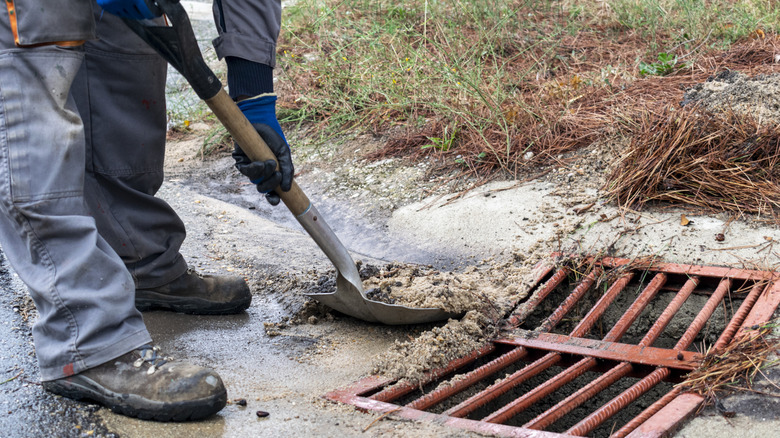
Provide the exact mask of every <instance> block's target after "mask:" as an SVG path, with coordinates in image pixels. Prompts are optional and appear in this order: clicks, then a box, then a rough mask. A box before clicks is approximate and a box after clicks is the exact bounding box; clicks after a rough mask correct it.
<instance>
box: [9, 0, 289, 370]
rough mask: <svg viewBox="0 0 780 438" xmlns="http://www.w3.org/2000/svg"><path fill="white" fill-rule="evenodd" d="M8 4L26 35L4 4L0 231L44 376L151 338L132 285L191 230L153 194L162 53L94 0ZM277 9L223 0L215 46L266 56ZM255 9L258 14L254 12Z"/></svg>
mask: <svg viewBox="0 0 780 438" xmlns="http://www.w3.org/2000/svg"><path fill="white" fill-rule="evenodd" d="M15 4H16V8H17V10H16V13H15V15H16V16H17V20H18V23H17V24H18V29H19V32H18V35H17V40H18V41H19V43H20V44H22V45H24V46H25V47H23V48H20V47H17V46H16V45H15V44H14V35H13V34H12V30H11V27H10V26H9V14H8V12H7V10H5V9H4V8H2V6H0V15H2V16H0V245H1V246H2V249H3V252H4V253H5V254H6V256H7V258H8V261H9V263H10V264H11V266H12V267H13V268H14V270H15V271H16V272H17V273H18V275H19V276H20V278H21V279H22V281H24V282H25V284H26V285H27V286H28V288H29V290H30V294H31V296H32V298H33V300H34V301H35V305H36V307H37V309H38V313H39V319H38V321H37V322H36V324H35V326H34V328H33V337H34V341H35V346H36V354H37V357H38V361H39V363H40V369H41V377H42V379H43V380H52V379H57V378H60V377H63V376H67V375H71V374H74V373H78V372H80V371H83V370H85V369H88V368H91V367H94V366H97V365H99V364H101V363H104V362H106V361H108V360H111V359H113V358H115V357H117V356H120V355H122V354H124V353H126V352H128V351H130V350H133V349H135V348H137V347H139V346H141V345H143V344H145V343H148V342H151V339H150V336H149V334H148V332H147V331H146V328H145V325H144V323H143V319H142V317H141V315H140V313H139V312H138V311H137V310H136V309H135V305H134V294H135V288H136V287H143V288H149V287H155V286H159V285H162V284H165V283H167V282H169V281H171V280H173V279H174V278H176V277H178V276H179V275H181V274H182V273H184V272H185V270H186V268H187V266H186V263H185V261H184V260H183V258H182V257H181V255H180V254H179V248H180V245H181V243H182V241H183V239H184V236H185V232H184V226H183V223H182V222H181V220H180V219H179V218H178V216H177V215H176V214H175V212H174V211H173V210H172V209H171V208H170V206H168V205H167V204H166V203H165V202H164V201H162V200H160V199H157V198H155V197H154V195H155V193H156V192H157V190H158V189H159V187H160V185H161V184H162V181H163V157H164V147H165V127H166V115H165V94H164V91H165V89H164V85H165V73H166V66H165V64H164V62H163V61H162V60H161V59H160V58H159V57H158V56H157V55H156V54H154V53H153V52H152V51H151V49H149V48H148V47H146V46H145V44H144V43H143V42H141V41H140V39H138V38H136V37H135V36H134V35H133V34H132V33H131V32H130V31H129V30H128V29H127V27H126V26H125V25H124V24H123V23H121V22H120V21H119V20H118V19H117V18H116V17H113V16H111V15H110V14H107V13H106V14H99V13H97V14H95V18H94V19H93V17H92V16H91V12H90V11H91V10H95V11H98V7H97V6H96V5H94V4H92V5H91V9H90V5H89V3H87V2H84V1H65V0H15ZM262 4H265V5H270V6H266V7H263V6H260V5H262ZM227 6H229V7H227ZM280 10H281V9H280V7H279V2H278V1H277V0H262V1H253V0H232V1H224V3H223V2H222V1H219V2H218V5H215V18H216V19H217V23H218V28H219V31H220V37H219V38H218V40H217V41H215V45H217V46H218V48H217V49H218V54H220V56H221V57H222V56H242V57H244V58H246V59H250V60H254V61H257V62H264V63H267V64H269V65H273V62H274V55H273V54H274V52H275V41H276V36H277V34H278V20H279V13H280ZM264 11H265V12H264ZM257 13H265V14H266V15H265V18H264V19H262V20H256V21H252V20H251V19H250V18H248V17H249V16H248V15H247V14H257ZM274 21H276V22H277V24H276V25H274V24H273V22H274ZM95 23H97V24H96V25H95ZM274 26H275V27H274ZM95 29H96V32H97V36H98V37H99V39H98V40H95V39H94V36H95ZM252 35H255V38H256V41H259V42H260V43H259V44H257V46H252V44H251V41H252V38H253V36H252ZM82 39H85V40H88V41H87V43H86V44H85V45H84V46H82V47H78V48H60V47H58V46H55V45H44V46H38V44H39V43H45V42H52V41H70V40H82Z"/></svg>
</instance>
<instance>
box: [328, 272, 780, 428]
mask: <svg viewBox="0 0 780 438" xmlns="http://www.w3.org/2000/svg"><path fill="white" fill-rule="evenodd" d="M640 265H641V266H640ZM589 266H591V267H592V269H591V270H590V273H589V274H588V275H585V276H583V277H581V278H580V279H579V280H578V281H574V280H572V278H571V277H572V273H573V271H574V269H573V268H567V267H560V268H554V267H550V266H546V267H543V268H541V269H540V270H538V271H536V272H537V273H539V272H541V274H539V276H538V277H537V278H536V288H535V292H534V293H533V294H532V295H531V296H530V297H529V298H528V299H527V300H526V301H525V302H524V303H523V304H521V305H519V306H518V307H517V309H516V310H515V311H514V312H513V313H512V314H511V315H510V317H509V318H507V319H506V320H505V321H504V324H503V327H505V328H506V327H509V330H504V331H503V332H502V335H501V337H500V338H499V339H497V340H495V341H493V342H492V343H490V344H489V347H488V346H486V347H488V348H483V349H480V350H478V351H477V352H475V353H472V354H471V355H468V356H466V357H463V358H461V359H458V360H456V361H453V362H451V363H450V364H449V365H448V366H446V367H442V368H439V369H435V370H432V371H430V372H428V373H427V374H426V377H425V378H424V379H423V381H422V382H416V383H415V384H411V383H408V382H400V383H394V382H391V381H388V380H384V379H381V378H378V377H371V378H367V379H364V380H363V381H361V382H358V383H357V384H355V385H352V386H350V387H348V388H345V389H343V390H339V391H333V392H332V393H330V394H328V395H326V397H327V398H329V399H331V400H336V401H341V402H345V403H350V404H352V405H354V406H357V407H359V408H363V409H369V410H373V411H377V412H384V413H392V414H393V415H394V416H398V417H402V418H407V419H414V420H425V421H434V422H436V423H439V424H445V425H450V426H452V427H457V428H461V429H467V430H472V431H478V432H482V433H491V434H494V435H500V436H524V437H555V436H561V435H559V434H556V433H553V432H551V431H560V433H564V434H565V435H566V436H590V435H591V434H593V433H597V434H602V433H610V434H611V436H615V437H634V438H637V437H643V438H644V437H660V436H664V435H668V434H669V433H671V431H673V430H674V429H675V428H676V427H679V425H680V424H681V422H683V421H684V420H685V419H686V418H688V417H689V416H691V415H693V414H694V413H695V411H696V409H698V408H699V406H701V404H702V402H703V398H702V397H700V396H698V395H695V394H690V393H685V392H683V391H682V390H681V389H680V388H679V387H671V386H670V385H671V384H673V383H674V382H678V381H680V379H681V378H683V377H684V374H685V373H686V372H688V371H690V370H691V369H694V368H695V367H696V366H698V364H699V363H700V362H701V361H702V359H703V358H704V355H703V354H701V353H699V352H696V351H694V349H692V348H690V347H691V346H692V345H693V343H694V341H695V340H696V339H698V337H699V336H704V339H712V340H713V341H714V342H713V344H712V345H713V347H712V349H711V351H718V350H721V349H723V348H726V347H727V346H728V344H729V342H731V341H732V340H733V339H734V338H739V337H740V336H742V335H743V333H745V330H746V329H748V328H751V327H753V326H755V325H756V324H761V323H765V322H766V321H768V320H769V319H770V318H771V316H772V314H773V312H774V311H775V309H776V308H777V306H778V303H780V282H779V281H777V279H778V278H780V277H778V276H777V275H776V274H774V273H772V272H764V271H749V270H742V269H732V268H720V267H706V266H689V265H679V264H665V263H652V264H650V263H646V262H637V261H631V260H626V259H618V258H610V257H606V258H602V259H598V260H596V259H591V260H590V263H589ZM537 273H535V274H534V275H537ZM602 283H604V291H603V293H602V289H601V287H600V286H599V287H598V288H597V287H596V285H601V284H602ZM629 286H630V287H629ZM567 291H570V292H567ZM694 294H695V295H694ZM586 297H588V300H590V301H591V302H595V303H594V304H587V305H588V306H590V307H589V308H588V309H587V312H583V313H584V314H585V316H584V317H582V318H580V317H579V316H578V315H573V316H569V315H571V314H573V313H574V310H575V309H582V306H583V304H584V303H583V302H584V301H586ZM618 298H620V299H618ZM551 300H555V301H553V303H557V305H552V306H551V305H550V303H548V301H551ZM740 301H741V303H739V302H740ZM729 303H732V305H731V306H729ZM737 303H739V306H737V305H736V304H737ZM651 304H652V307H649V306H650V305H651ZM626 306H627V308H626ZM737 307H738V308H737ZM656 308H657V309H659V310H660V309H663V310H662V311H661V313H660V315H658V316H651V314H652V313H653V309H656ZM543 309H550V311H545V310H543ZM721 309H722V310H721ZM734 309H736V311H734ZM683 310H684V312H683ZM716 311H717V312H719V313H718V315H721V314H722V315H723V316H724V319H723V320H721V319H720V317H719V316H718V317H717V318H716V317H715V316H714V315H715V312H716ZM545 312H546V313H545ZM721 312H722V313H721ZM729 315H730V319H728V317H729ZM640 316H642V318H641V319H640ZM648 317H650V318H648ZM673 321H675V322H676V324H672V322H673ZM600 323H606V324H607V326H608V327H610V329H609V330H608V331H607V333H606V334H605V335H603V336H600V338H601V340H598V339H595V338H594V333H592V331H593V330H594V328H596V327H599V326H598V325H597V324H600ZM635 325H636V326H635ZM558 326H560V327H558ZM705 326H706V327H707V330H704V328H705ZM564 327H572V328H570V329H565V328H564ZM716 327H720V328H716ZM629 329H631V331H630V333H631V335H630V336H631V337H629V336H627V334H628V333H629ZM678 330H679V333H682V334H680V335H675V333H678ZM566 332H568V334H564V333H566ZM641 333H644V335H643V336H642V338H641V340H639V341H638V342H634V341H632V337H636V336H638V335H639V334H641ZM662 335H664V336H665V337H664V338H663V339H661V336H662ZM624 337H625V339H624ZM661 342H663V343H661ZM660 345H674V346H673V347H671V348H661V346H660ZM480 358H481V359H480ZM610 364H611V365H610ZM554 367H560V371H556V370H554ZM505 369H511V371H510V372H507V373H506V374H507V376H506V377H496V376H497V375H499V374H501V371H502V370H505ZM456 373H460V374H458V375H457V376H454V374H456ZM586 373H587V376H588V378H587V379H585V377H586ZM590 374H594V376H593V377H590ZM450 376H454V377H450ZM541 376H544V377H543V378H542V379H540V380H539V381H540V382H541V383H539V384H536V383H533V384H532V382H534V380H532V378H534V377H535V378H536V379H539V377H541ZM629 378H630V379H631V380H630V381H629V380H628V379H629ZM447 379H449V380H447ZM583 379H584V380H583ZM445 382H446V383H445ZM423 385H425V387H431V386H435V389H433V390H430V391H422V393H421V394H420V395H419V396H414V395H413V393H414V392H415V391H417V390H420V389H422V388H423ZM618 388H619V389H618ZM667 388H668V389H667ZM606 390H609V391H608V392H607V391H606ZM651 390H653V392H651ZM467 391H470V392H467ZM655 391H659V393H656V392H655ZM514 393H516V394H514ZM615 394H616V395H615ZM410 395H411V397H410ZM404 400H405V401H404ZM401 401H403V403H402V404H398V403H399V402H401ZM639 403H642V404H644V405H645V406H647V404H649V407H647V408H645V409H644V410H641V407H640V406H641V405H640V404H639ZM589 404H593V406H592V407H590V406H589ZM541 406H543V407H544V409H543V410H544V412H542V413H541V414H539V413H538V412H532V411H530V410H529V408H532V407H534V408H536V409H538V408H539V407H541ZM550 406H552V407H550ZM437 408H438V409H437ZM548 408H549V409H548ZM640 410H641V413H639V414H638V415H636V416H633V417H630V416H631V415H634V414H633V412H639V411H640ZM437 412H440V413H437ZM478 418H481V420H478ZM608 421H609V423H608ZM612 422H614V423H615V424H614V426H613V427H614V429H613V430H612V431H609V430H608V427H609V424H610V423H612ZM518 424H523V426H522V427H519V426H516V425H518ZM621 425H622V427H621ZM564 431H565V432H564Z"/></svg>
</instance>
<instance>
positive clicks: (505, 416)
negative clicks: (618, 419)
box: [448, 274, 666, 423]
mask: <svg viewBox="0 0 780 438" xmlns="http://www.w3.org/2000/svg"><path fill="white" fill-rule="evenodd" d="M624 277H625V276H623V277H621V279H620V280H618V282H616V284H615V286H622V285H623V281H621V280H623V278H624ZM665 282H666V276H665V275H663V274H658V275H656V276H655V277H654V278H653V280H652V281H651V282H650V283H649V284H648V285H647V287H645V289H644V290H643V291H642V293H641V294H640V295H639V297H637V299H636V300H635V301H634V303H633V304H632V305H631V307H630V308H629V310H628V311H627V312H626V313H624V314H623V316H622V317H621V318H620V320H619V321H618V322H617V323H616V324H615V326H614V327H613V329H612V330H610V332H609V333H608V334H607V335H606V337H605V338H604V339H605V340H607V341H611V340H618V339H620V338H621V337H622V336H623V334H625V332H626V331H627V330H628V328H629V327H630V326H631V324H632V323H633V321H634V320H635V319H636V318H637V317H638V316H639V314H640V313H641V312H642V309H644V308H645V307H646V306H647V303H649V301H650V299H651V298H652V297H653V296H655V294H656V293H657V292H658V290H659V289H660V288H661V287H662V286H663V285H664V283H665ZM619 289H620V291H622V287H620V288H619ZM618 292H619V291H614V293H615V295H616V294H617V293H618ZM610 295H611V294H610V293H609V291H608V293H607V294H605V296H610ZM609 298H610V299H614V297H611V296H610V297H609ZM598 308H599V309H602V307H601V306H599V307H598ZM602 311H603V310H602ZM594 316H595V315H594ZM598 316H601V315H598ZM595 319H596V318H594V321H595ZM581 329H582V333H579V334H585V333H586V332H587V331H589V330H590V329H591V327H585V326H583V327H581ZM500 341H502V340H499V341H497V342H500ZM561 359H562V357H561V355H560V354H559V353H548V354H547V355H545V356H544V357H543V358H541V359H539V360H538V361H536V362H534V363H533V364H531V365H529V366H527V367H525V368H523V369H521V370H519V371H518V372H516V373H515V374H514V375H513V376H511V386H509V385H507V386H509V387H508V388H505V389H506V391H508V390H509V389H511V388H513V387H516V386H517V385H520V384H521V383H523V382H525V381H526V380H528V379H530V378H531V377H533V376H535V375H537V374H539V373H541V372H542V371H544V370H546V369H548V368H550V367H552V366H553V365H555V364H557V363H558V362H560V360H561ZM595 365H596V361H595V359H592V358H588V359H584V360H583V361H580V362H579V363H577V364H576V365H574V366H571V367H569V368H567V369H566V370H565V371H564V372H562V373H561V374H559V375H558V376H556V377H555V378H553V379H551V380H548V381H547V382H545V383H543V384H542V385H540V386H538V387H536V388H534V389H533V390H531V391H529V392H528V393H526V394H524V395H523V396H521V397H519V398H517V399H515V400H514V401H513V402H511V403H509V404H508V405H506V406H504V407H502V408H501V409H499V410H497V411H496V412H494V413H492V414H490V415H488V416H487V417H485V418H483V420H482V421H486V422H489V423H505V422H507V421H508V420H509V419H511V418H512V417H514V416H515V415H517V414H518V413H520V412H522V411H524V410H526V409H528V408H529V407H530V406H532V405H533V404H534V403H536V402H538V401H539V400H541V399H542V398H544V397H547V396H548V395H550V394H551V393H552V392H554V391H555V390H557V389H558V388H560V387H562V386H564V385H565V384H567V383H569V382H571V381H572V380H574V379H576V378H577V377H579V376H581V375H582V374H584V373H585V372H587V371H588V370H589V369H590V368H592V367H594V366H595ZM506 380H510V379H509V378H508V379H506ZM490 389H491V388H488V389H486V390H485V391H483V392H488V391H489V390H490ZM506 391H504V392H506ZM501 394H503V392H502V393H501ZM478 395H479V394H478ZM498 395H500V394H497V395H495V396H494V397H492V398H491V400H492V399H494V398H496V397H497V396H498ZM482 398H483V399H487V398H488V396H483V397H482ZM469 405H471V406H469ZM481 406H482V405H481V404H480V405H479V406H477V405H474V404H473V401H472V400H471V399H469V400H466V401H465V402H463V403H461V404H460V405H458V406H456V407H455V408H453V409H451V410H450V411H451V412H450V411H448V412H450V413H449V415H453V416H462V415H468V414H469V413H471V412H473V411H474V410H476V409H477V408H479V407H481Z"/></svg>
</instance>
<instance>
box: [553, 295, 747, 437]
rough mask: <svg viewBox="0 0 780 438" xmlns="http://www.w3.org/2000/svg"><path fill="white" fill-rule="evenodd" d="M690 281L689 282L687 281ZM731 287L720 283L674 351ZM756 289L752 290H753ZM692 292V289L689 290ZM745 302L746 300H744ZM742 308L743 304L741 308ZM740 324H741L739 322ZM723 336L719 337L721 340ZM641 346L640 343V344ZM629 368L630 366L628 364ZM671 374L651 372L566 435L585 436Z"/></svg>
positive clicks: (662, 370) (666, 370)
mask: <svg viewBox="0 0 780 438" xmlns="http://www.w3.org/2000/svg"><path fill="white" fill-rule="evenodd" d="M689 281H690V280H689ZM730 286H731V281H730V280H728V279H724V280H723V281H721V284H720V285H719V287H718V289H716V291H715V293H713V294H712V296H710V299H709V300H708V301H707V303H706V304H705V306H704V308H703V309H702V311H701V312H700V313H699V315H697V317H696V319H695V320H694V321H693V323H691V325H690V327H689V328H688V330H687V331H686V333H685V335H689V334H690V336H688V337H686V336H685V335H683V337H682V338H681V339H680V341H679V342H678V344H677V345H676V346H675V350H682V349H685V348H688V346H689V345H690V343H691V342H693V341H692V340H693V336H695V335H696V334H698V333H699V332H700V331H701V328H702V326H703V325H704V323H706V321H707V320H708V319H709V318H710V316H712V312H714V311H715V307H716V306H717V305H718V304H719V303H720V301H721V300H722V299H723V297H724V296H725V294H726V293H727V292H728V291H729V288H730ZM755 289H757V288H754V290H755ZM691 290H693V289H691ZM680 295H682V290H681V293H680V294H678V295H677V296H676V297H675V300H676V299H677V298H679V297H680ZM675 300H673V301H672V302H671V303H669V306H668V307H667V308H669V307H672V304H674V301H675ZM746 301H747V300H746ZM741 307H744V302H743V306H741ZM734 321H735V319H732V322H734ZM740 323H741V322H740ZM725 333H726V332H725V330H724V335H725ZM722 337H723V336H721V338H722ZM640 345H642V343H640ZM629 366H630V364H629ZM670 373H671V370H670V369H669V368H668V367H664V368H658V369H656V370H654V371H653V372H651V373H650V374H649V375H647V376H646V377H644V378H643V379H642V380H640V381H639V382H637V383H635V384H634V385H632V386H631V387H630V388H629V389H627V390H626V391H624V392H623V393H621V394H620V395H618V396H617V397H615V398H613V399H612V400H610V401H609V402H608V403H607V404H605V405H604V406H602V407H600V408H599V409H597V410H596V411H594V412H593V413H591V414H590V415H588V416H587V417H585V418H584V419H582V420H581V421H580V422H579V423H577V424H576V425H574V426H573V427H571V428H570V429H569V430H567V431H566V433H568V434H570V435H585V434H587V433H589V432H591V431H592V430H593V429H595V428H596V427H598V426H599V425H601V423H603V422H604V421H606V420H607V419H609V418H611V417H612V416H613V415H615V414H616V413H618V412H619V411H620V410H622V409H623V408H625V407H626V406H628V405H629V404H630V403H631V402H633V401H634V400H636V399H637V398H638V397H639V396H641V395H642V394H644V393H645V392H647V391H649V390H650V389H651V388H653V387H655V385H657V384H658V383H660V382H661V381H662V380H663V379H665V378H667V377H668V376H669V374H670Z"/></svg>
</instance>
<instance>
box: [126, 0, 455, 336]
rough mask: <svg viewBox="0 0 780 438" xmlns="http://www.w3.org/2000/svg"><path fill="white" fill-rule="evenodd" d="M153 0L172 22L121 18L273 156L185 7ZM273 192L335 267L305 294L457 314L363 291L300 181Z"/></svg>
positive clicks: (357, 304)
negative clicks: (215, 67)
mask: <svg viewBox="0 0 780 438" xmlns="http://www.w3.org/2000/svg"><path fill="white" fill-rule="evenodd" d="M156 4H157V6H159V7H160V9H162V11H163V12H164V13H165V15H166V16H167V17H168V21H169V22H170V26H158V25H156V24H152V25H149V24H150V22H149V21H143V22H141V21H137V20H125V23H126V24H127V25H128V26H129V27H130V28H131V29H132V30H133V32H135V33H136V34H137V35H138V36H140V37H141V38H142V39H143V40H144V41H146V42H147V43H148V44H149V45H150V46H151V47H152V48H154V49H155V50H156V51H157V52H158V53H159V54H160V55H161V56H162V57H163V58H164V59H165V60H166V61H168V63H170V64H171V65H172V66H173V67H174V68H175V69H176V70H178V71H179V73H181V74H182V76H184V78H185V79H187V82H189V83H190V85H191V86H192V88H193V90H195V93H197V95H198V97H200V98H201V99H203V100H204V101H205V102H206V104H207V105H208V106H209V108H211V110H212V111H213V112H214V114H215V115H216V116H217V118H218V119H219V121H220V122H222V124H223V125H224V126H225V128H226V129H227V131H228V132H229V133H230V134H231V135H232V136H233V139H234V140H235V141H236V142H237V143H238V144H240V145H241V149H242V150H244V152H246V154H247V155H248V156H249V157H250V158H251V159H252V160H253V161H265V160H276V157H275V156H274V154H273V152H271V150H270V149H268V146H267V145H266V144H265V142H264V141H263V139H262V138H261V137H260V135H259V134H258V133H257V131H256V130H255V128H254V127H252V124H251V123H249V121H248V120H247V119H246V117H244V114H243V113H242V112H241V110H240V109H239V108H238V106H236V104H235V103H234V102H233V100H232V99H231V98H230V96H228V94H227V93H226V92H225V90H223V89H222V83H221V82H220V81H219V79H217V77H216V76H215V75H214V73H213V72H212V71H211V70H210V69H209V67H208V66H207V65H206V63H205V61H204V60H203V56H202V55H201V53H200V49H199V48H198V43H197V41H196V39H195V34H194V33H193V31H192V26H191V25H190V21H189V18H188V17H187V13H186V12H185V10H184V7H182V5H181V4H180V3H179V1H178V0H156ZM277 193H279V195H280V197H281V199H282V201H283V202H284V205H286V206H287V208H289V209H290V212H292V214H293V215H294V216H295V218H296V219H297V220H298V222H299V223H300V224H301V225H302V226H303V229H304V230H306V232H307V233H309V235H310V236H311V237H312V239H314V241H315V242H317V245H319V247H320V249H322V251H323V252H324V253H325V255H327V256H328V258H329V259H330V261H331V262H332V263H333V265H334V266H335V267H336V274H337V277H336V292H332V293H324V294H309V296H311V297H313V298H315V299H316V300H317V301H319V302H321V303H322V304H325V305H326V306H329V307H331V308H333V309H335V310H338V311H339V312H341V313H345V314H347V315H350V316H353V317H355V318H358V319H362V320H364V321H368V322H381V323H384V324H392V325H397V324H418V323H426V322H433V321H440V320H444V319H447V318H449V317H452V316H455V315H453V314H450V313H447V312H445V311H444V310H442V309H435V308H413V307H407V306H399V305H395V304H388V303H383V302H380V301H374V300H371V299H369V298H368V297H367V296H366V294H365V292H364V291H363V283H362V282H361V280H360V274H359V273H358V270H357V267H356V266H355V262H354V261H353V260H352V257H351V256H350V255H349V252H348V251H347V249H346V248H345V247H344V245H343V244H342V243H341V241H339V239H338V237H336V235H335V234H334V233H333V230H331V229H330V227H329V226H328V224H327V223H326V222H325V219H324V218H323V217H322V216H320V214H319V213H318V212H317V209H316V208H315V207H314V205H312V203H311V201H309V198H308V197H306V194H305V193H303V190H301V188H300V187H299V186H298V184H296V183H295V181H293V183H292V188H291V189H290V191H288V192H282V191H281V190H277Z"/></svg>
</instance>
